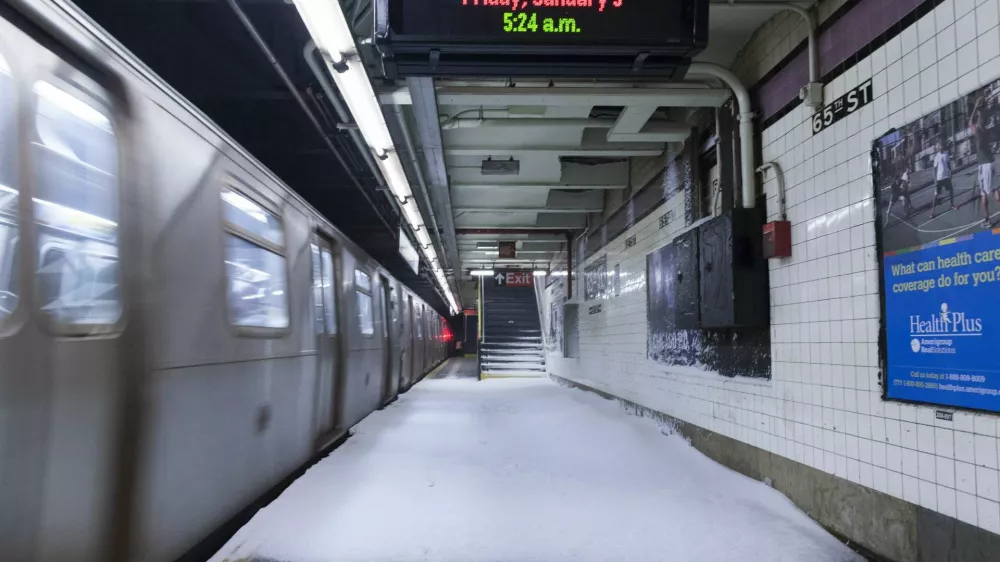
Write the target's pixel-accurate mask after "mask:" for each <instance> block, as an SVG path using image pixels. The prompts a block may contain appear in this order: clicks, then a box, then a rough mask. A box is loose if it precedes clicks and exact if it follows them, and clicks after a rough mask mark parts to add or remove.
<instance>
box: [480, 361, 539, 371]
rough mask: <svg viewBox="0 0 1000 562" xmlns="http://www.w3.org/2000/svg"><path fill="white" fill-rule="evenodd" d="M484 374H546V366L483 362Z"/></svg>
mask: <svg viewBox="0 0 1000 562" xmlns="http://www.w3.org/2000/svg"><path fill="white" fill-rule="evenodd" d="M482 365H483V367H482V368H483V372H485V373H492V372H496V371H537V372H542V373H544V372H545V365H541V364H538V363H490V362H486V361H483V362H482Z"/></svg>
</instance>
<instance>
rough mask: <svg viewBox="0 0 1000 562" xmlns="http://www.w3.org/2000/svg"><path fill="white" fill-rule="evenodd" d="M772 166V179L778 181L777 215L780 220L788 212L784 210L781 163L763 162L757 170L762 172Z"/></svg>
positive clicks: (783, 181)
mask: <svg viewBox="0 0 1000 562" xmlns="http://www.w3.org/2000/svg"><path fill="white" fill-rule="evenodd" d="M772 168H773V169H774V179H775V180H776V181H777V182H778V215H779V216H780V217H781V220H786V219H787V218H788V213H786V212H785V176H784V173H783V172H782V171H781V165H779V164H778V163H777V162H765V163H763V164H761V166H760V167H759V168H757V171H758V172H760V173H762V174H763V173H765V172H767V171H768V170H769V169H772Z"/></svg>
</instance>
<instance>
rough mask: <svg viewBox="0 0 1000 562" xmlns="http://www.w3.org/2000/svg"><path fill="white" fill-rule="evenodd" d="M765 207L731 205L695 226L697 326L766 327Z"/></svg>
mask: <svg viewBox="0 0 1000 562" xmlns="http://www.w3.org/2000/svg"><path fill="white" fill-rule="evenodd" d="M763 224H764V209H763V208H754V209H733V210H731V211H729V212H728V213H726V214H724V215H722V216H719V217H716V218H714V219H712V220H710V221H708V222H706V223H703V224H702V225H701V226H700V227H699V256H698V259H699V262H700V274H701V327H703V328H732V327H765V326H767V325H768V324H769V323H770V305H769V301H770V284H769V282H768V267H767V262H766V261H765V260H764V258H763V249H762V247H761V246H762V243H761V229H762V227H763Z"/></svg>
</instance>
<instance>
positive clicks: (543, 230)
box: [455, 226, 570, 240]
mask: <svg viewBox="0 0 1000 562" xmlns="http://www.w3.org/2000/svg"><path fill="white" fill-rule="evenodd" d="M455 234H458V235H459V236H462V235H476V234H499V235H503V234H558V235H561V236H563V240H565V236H566V235H567V234H570V230H569V229H566V228H552V227H545V226H539V227H530V226H528V227H525V226H511V227H504V226H500V227H489V226H483V227H468V228H458V229H456V230H455Z"/></svg>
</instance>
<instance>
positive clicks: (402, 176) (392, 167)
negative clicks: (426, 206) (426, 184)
mask: <svg viewBox="0 0 1000 562" xmlns="http://www.w3.org/2000/svg"><path fill="white" fill-rule="evenodd" d="M379 168H381V169H382V175H384V176H385V181H386V183H388V184H389V190H390V191H392V194H393V195H395V196H396V198H397V199H399V200H400V201H406V200H407V199H412V198H413V191H412V190H410V182H408V181H406V172H404V171H403V164H402V163H401V162H400V161H399V156H398V155H397V154H396V153H395V152H389V153H388V154H387V155H386V157H385V158H384V159H382V160H380V161H379Z"/></svg>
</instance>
